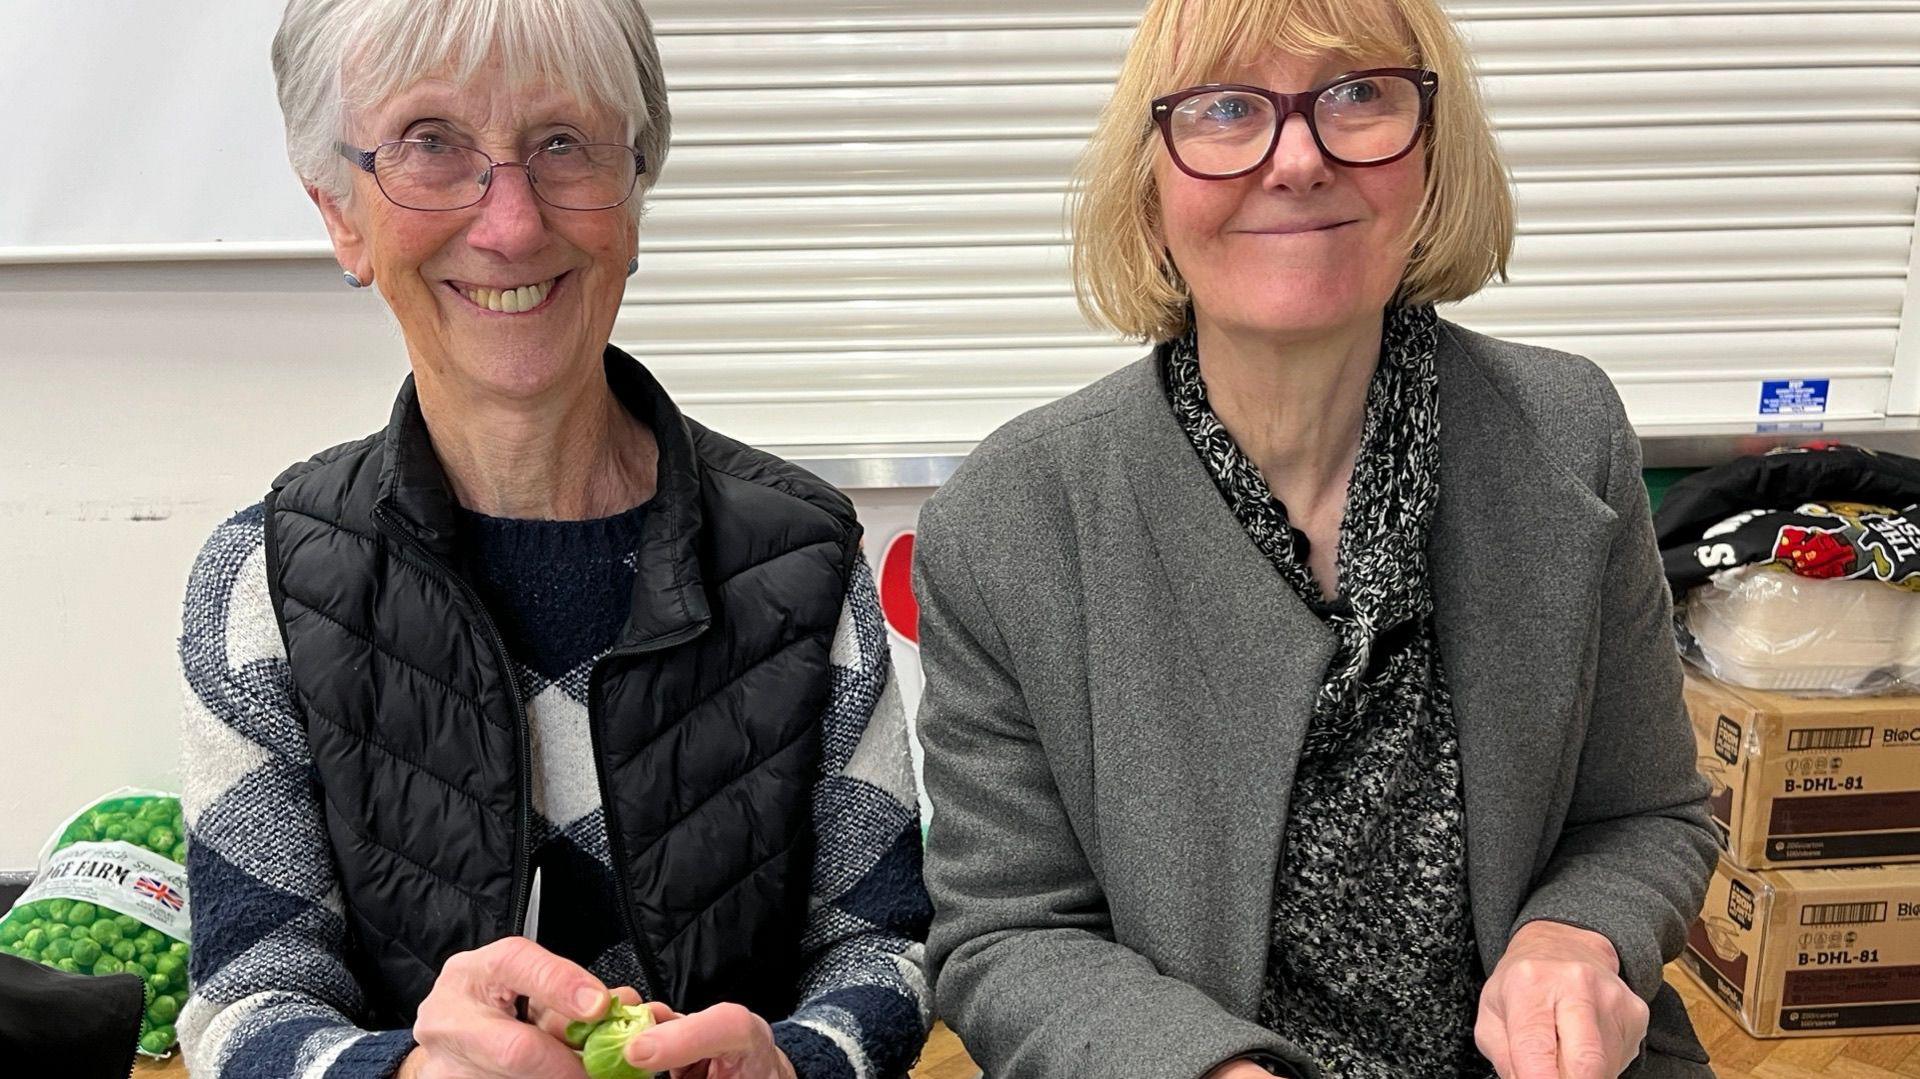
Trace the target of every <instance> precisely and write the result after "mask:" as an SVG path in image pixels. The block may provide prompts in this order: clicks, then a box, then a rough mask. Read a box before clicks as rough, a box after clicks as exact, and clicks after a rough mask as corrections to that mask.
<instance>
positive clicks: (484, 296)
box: [447, 274, 567, 315]
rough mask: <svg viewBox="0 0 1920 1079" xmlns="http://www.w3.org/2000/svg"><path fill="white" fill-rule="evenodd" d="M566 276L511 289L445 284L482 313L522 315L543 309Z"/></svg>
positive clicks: (454, 283)
mask: <svg viewBox="0 0 1920 1079" xmlns="http://www.w3.org/2000/svg"><path fill="white" fill-rule="evenodd" d="M566 276H567V275H566V274H561V275H559V277H551V278H548V279H547V280H545V281H536V282H534V283H532V284H530V285H518V286H515V287H513V288H488V287H486V286H484V285H464V284H460V283H459V282H455V281H449V282H447V287H449V288H451V289H453V291H454V292H456V293H458V294H459V295H460V296H461V297H462V298H463V299H465V300H466V301H467V302H468V303H470V304H472V305H474V306H475V307H478V308H480V309H481V310H483V311H491V312H495V313H497V314H502V315H524V314H528V313H530V312H533V311H537V310H539V309H540V308H542V307H545V306H546V304H547V300H548V298H549V297H551V296H552V295H553V288H554V286H555V285H557V284H559V283H560V280H561V278H564V277H566Z"/></svg>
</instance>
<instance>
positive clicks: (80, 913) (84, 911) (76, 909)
mask: <svg viewBox="0 0 1920 1079" xmlns="http://www.w3.org/2000/svg"><path fill="white" fill-rule="evenodd" d="M99 916H100V912H99V911H98V910H97V909H95V908H94V905H93V904H92V903H75V904H74V905H73V906H70V907H68V908H67V914H66V918H65V919H64V920H65V922H66V923H67V924H68V925H92V924H93V923H94V920H95V919H97V918H98V917H99Z"/></svg>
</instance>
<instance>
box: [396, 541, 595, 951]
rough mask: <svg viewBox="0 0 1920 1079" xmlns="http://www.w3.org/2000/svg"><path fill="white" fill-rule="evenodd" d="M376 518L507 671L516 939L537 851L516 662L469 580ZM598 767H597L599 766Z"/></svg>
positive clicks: (510, 922)
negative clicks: (424, 567) (439, 583)
mask: <svg viewBox="0 0 1920 1079" xmlns="http://www.w3.org/2000/svg"><path fill="white" fill-rule="evenodd" d="M373 516H374V519H375V520H377V521H379V522H380V523H381V524H383V525H386V526H387V531H388V532H389V533H391V534H397V535H399V536H400V537H401V540H402V542H404V543H405V544H406V545H407V546H408V547H411V548H413V550H414V552H415V553H416V554H418V555H419V556H420V557H421V558H423V559H425V560H426V562H427V564H428V565H430V566H432V567H433V568H434V569H435V570H437V571H439V572H440V574H441V575H442V576H444V577H446V578H447V579H449V580H451V581H452V582H453V583H454V585H455V586H456V587H458V588H459V589H460V593H461V595H463V596H465V597H466V598H467V602H468V604H470V605H471V606H472V607H473V609H474V610H475V611H478V612H479V613H480V624H481V625H482V626H483V627H485V628H486V631H487V641H488V642H489V643H490V644H491V645H492V647H493V654H494V658H495V659H496V660H498V661H499V663H500V669H501V670H503V671H505V672H507V692H508V693H509V694H510V695H511V696H512V698H513V718H514V722H515V726H514V731H513V736H514V742H515V744H516V745H517V746H518V747H519V750H520V799H519V803H520V804H519V806H518V809H519V819H518V820H517V821H516V822H515V825H514V829H515V836H514V838H515V840H516V842H515V844H514V852H513V904H512V907H511V908H510V909H509V910H508V912H507V928H508V931H509V933H510V935H512V936H516V937H517V936H519V935H521V933H522V932H523V931H524V930H525V928H526V922H527V902H528V899H529V893H530V892H531V891H532V877H533V874H532V872H531V868H530V867H531V866H532V864H533V850H532V846H531V840H530V839H529V837H530V836H531V835H532V834H533V744H532V743H533V736H532V733H531V732H530V731H529V730H528V727H529V724H528V722H527V709H526V705H524V704H522V703H521V701H520V679H519V677H518V676H517V675H515V674H514V672H513V660H512V659H510V658H509V657H508V656H507V645H506V642H505V641H504V640H502V639H501V637H500V629H499V627H498V626H495V625H494V622H493V615H491V614H489V613H487V607H486V604H484V603H482V602H480V596H479V595H478V594H477V593H476V592H474V590H473V589H472V588H471V587H470V586H469V585H468V584H467V582H466V578H464V577H462V576H460V575H459V574H458V573H455V572H453V569H452V567H450V566H448V565H447V564H446V563H445V562H443V561H441V560H440V559H439V557H437V556H436V555H435V554H434V553H433V552H432V551H429V550H427V548H426V545H425V544H423V543H421V542H420V541H419V540H416V539H414V538H413V536H412V535H411V534H410V533H408V532H407V530H406V529H405V528H404V527H400V526H399V524H398V522H396V521H394V520H393V519H392V516H391V515H390V514H388V513H387V512H386V511H385V510H384V509H383V508H381V507H379V506H376V507H374V510H373ZM596 767H597V765H596Z"/></svg>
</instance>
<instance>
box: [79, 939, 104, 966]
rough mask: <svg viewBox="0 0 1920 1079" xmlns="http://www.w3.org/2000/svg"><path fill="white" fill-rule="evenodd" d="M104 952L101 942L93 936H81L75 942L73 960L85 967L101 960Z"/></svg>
mask: <svg viewBox="0 0 1920 1079" xmlns="http://www.w3.org/2000/svg"><path fill="white" fill-rule="evenodd" d="M102 954H103V953H102V952H101V950H100V945H99V943H98V942H97V941H95V940H94V939H93V938H92V937H80V938H77V939H75V940H74V942H73V961H74V962H76V963H78V964H80V965H81V966H83V967H91V966H93V965H94V964H95V963H97V962H99V961H100V957H101V955H102Z"/></svg>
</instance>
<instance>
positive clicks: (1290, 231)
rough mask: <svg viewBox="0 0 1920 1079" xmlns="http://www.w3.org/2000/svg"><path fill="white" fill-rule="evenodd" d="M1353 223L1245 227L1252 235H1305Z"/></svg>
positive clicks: (1336, 222)
mask: <svg viewBox="0 0 1920 1079" xmlns="http://www.w3.org/2000/svg"><path fill="white" fill-rule="evenodd" d="M1351 224H1353V222H1352V221H1333V222H1329V223H1328V224H1325V225H1313V226H1310V227H1307V228H1277V229H1244V230H1242V231H1244V232H1246V233H1247V234H1249V235H1252V236H1303V235H1306V234H1308V233H1313V232H1329V231H1332V230H1333V229H1337V228H1341V227H1343V226H1346V225H1351Z"/></svg>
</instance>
